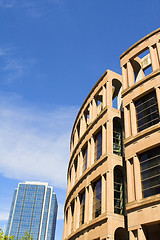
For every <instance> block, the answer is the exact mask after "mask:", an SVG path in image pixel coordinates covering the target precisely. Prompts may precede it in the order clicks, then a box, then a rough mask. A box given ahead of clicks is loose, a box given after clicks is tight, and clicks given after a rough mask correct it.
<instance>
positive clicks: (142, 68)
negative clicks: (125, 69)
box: [131, 48, 153, 82]
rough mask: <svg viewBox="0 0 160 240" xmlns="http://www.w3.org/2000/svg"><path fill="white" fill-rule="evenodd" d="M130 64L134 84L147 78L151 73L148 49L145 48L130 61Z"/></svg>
mask: <svg viewBox="0 0 160 240" xmlns="http://www.w3.org/2000/svg"><path fill="white" fill-rule="evenodd" d="M131 64H132V67H133V72H134V80H135V82H138V81H139V80H141V79H142V78H144V77H145V76H148V75H149V74H150V73H151V72H152V71H153V70H152V64H151V57H150V52H149V49H148V48H147V49H146V50H145V51H144V52H142V53H141V54H139V55H138V56H137V57H135V58H134V59H131Z"/></svg>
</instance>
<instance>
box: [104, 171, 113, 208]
mask: <svg viewBox="0 0 160 240" xmlns="http://www.w3.org/2000/svg"><path fill="white" fill-rule="evenodd" d="M106 183H107V191H106V192H107V194H106V195H107V196H106V199H107V200H106V203H107V213H114V199H113V198H114V188H113V187H114V184H113V172H112V171H111V170H108V171H107V174H106Z"/></svg>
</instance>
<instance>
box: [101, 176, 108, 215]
mask: <svg viewBox="0 0 160 240" xmlns="http://www.w3.org/2000/svg"><path fill="white" fill-rule="evenodd" d="M101 179H102V193H101V198H102V200H101V203H102V214H103V213H105V212H106V200H107V199H106V173H105V174H103V175H102V176H101Z"/></svg>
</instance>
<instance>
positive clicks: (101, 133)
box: [63, 29, 160, 240]
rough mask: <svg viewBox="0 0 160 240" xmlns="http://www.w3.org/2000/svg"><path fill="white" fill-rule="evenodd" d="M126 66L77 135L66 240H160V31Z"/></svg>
mask: <svg viewBox="0 0 160 240" xmlns="http://www.w3.org/2000/svg"><path fill="white" fill-rule="evenodd" d="M120 59H121V67H122V76H121V75H119V74H117V73H114V72H112V71H110V70H107V71H106V72H105V73H104V74H103V75H102V77H101V78H100V79H99V80H98V82H97V83H96V85H95V86H94V87H93V89H92V90H91V92H90V93H89V95H88V96H87V98H86V100H85V101H84V103H83V105H82V106H81V109H80V111H79V113H78V115H77V118H76V120H75V123H74V126H73V129H72V134H71V143H70V161H69V165H68V174H67V182H68V184H67V196H66V201H65V208H64V215H65V216H64V231H63V240H75V239H78V240H107V239H114V240H127V239H131V240H133V239H134V240H150V239H152V240H153V239H154V240H158V239H159V238H157V236H158V237H159V236H160V123H159V119H160V118H159V112H160V29H158V30H156V31H154V32H153V33H151V34H149V35H147V36H146V37H144V38H143V39H142V40H140V41H139V42H137V43H136V44H134V45H133V46H132V47H131V48H129V49H128V50H127V51H126V52H125V53H124V54H122V55H121V57H120ZM122 102H123V104H122Z"/></svg>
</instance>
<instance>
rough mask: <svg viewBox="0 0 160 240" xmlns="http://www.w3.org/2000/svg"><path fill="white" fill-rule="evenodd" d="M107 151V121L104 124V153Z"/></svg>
mask: <svg viewBox="0 0 160 240" xmlns="http://www.w3.org/2000/svg"><path fill="white" fill-rule="evenodd" d="M106 152H107V129H106V123H105V124H103V125H102V155H103V154H105V153H106Z"/></svg>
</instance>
